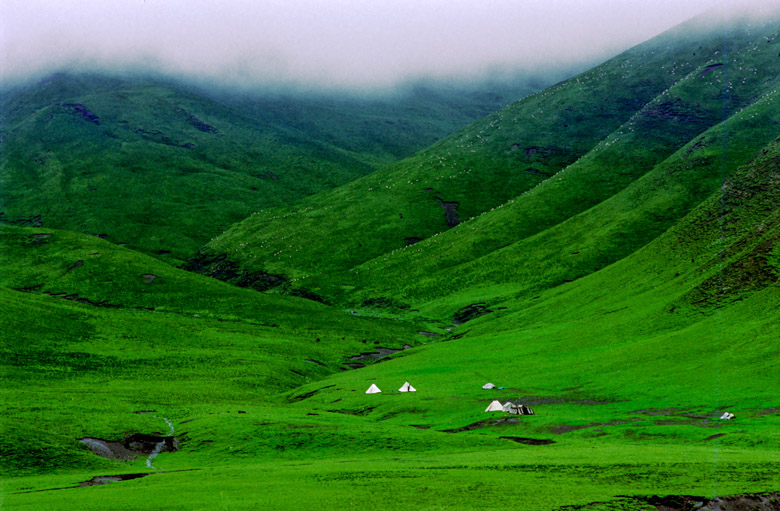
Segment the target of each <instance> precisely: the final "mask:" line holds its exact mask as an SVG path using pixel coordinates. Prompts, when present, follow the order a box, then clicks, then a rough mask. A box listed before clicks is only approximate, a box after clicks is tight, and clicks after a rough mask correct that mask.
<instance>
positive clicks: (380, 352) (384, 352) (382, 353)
mask: <svg viewBox="0 0 780 511" xmlns="http://www.w3.org/2000/svg"><path fill="white" fill-rule="evenodd" d="M411 348H412V347H411V346H410V345H408V344H404V346H403V348H402V349H393V348H381V347H380V348H377V349H376V351H368V352H363V353H361V354H360V355H353V356H351V357H349V358H350V360H379V359H380V358H385V357H389V356H390V355H392V354H393V353H398V352H399V351H404V350H408V349H411Z"/></svg>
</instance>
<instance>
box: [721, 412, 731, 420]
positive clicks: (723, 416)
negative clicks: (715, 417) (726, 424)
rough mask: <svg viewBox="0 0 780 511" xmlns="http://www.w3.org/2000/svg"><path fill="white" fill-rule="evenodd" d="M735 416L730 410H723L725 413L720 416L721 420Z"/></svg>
mask: <svg viewBox="0 0 780 511" xmlns="http://www.w3.org/2000/svg"><path fill="white" fill-rule="evenodd" d="M733 418H734V414H733V413H729V412H723V415H721V416H720V420H722V421H730V420H731V419H733Z"/></svg>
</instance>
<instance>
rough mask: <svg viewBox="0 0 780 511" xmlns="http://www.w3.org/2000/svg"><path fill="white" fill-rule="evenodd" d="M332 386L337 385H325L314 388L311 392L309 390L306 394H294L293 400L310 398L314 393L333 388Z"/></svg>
mask: <svg viewBox="0 0 780 511" xmlns="http://www.w3.org/2000/svg"><path fill="white" fill-rule="evenodd" d="M332 387H335V385H326V386H324V387H320V388H319V389H316V390H312V391H311V392H307V393H306V394H301V395H298V396H293V397H292V398H291V400H292V401H303V400H304V399H308V398H310V397H312V396H313V395H314V394H316V393H317V392H319V391H321V390H325V389H329V388H332Z"/></svg>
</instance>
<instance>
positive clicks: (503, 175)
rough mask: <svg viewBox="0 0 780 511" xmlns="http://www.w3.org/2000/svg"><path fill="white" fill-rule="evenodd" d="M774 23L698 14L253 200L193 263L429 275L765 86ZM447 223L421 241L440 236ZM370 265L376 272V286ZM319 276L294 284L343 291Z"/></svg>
mask: <svg viewBox="0 0 780 511" xmlns="http://www.w3.org/2000/svg"><path fill="white" fill-rule="evenodd" d="M777 31H778V26H777V22H776V20H765V21H763V22H758V21H755V20H752V19H745V20H741V22H739V23H730V24H729V25H727V26H724V25H717V24H715V25H713V21H712V20H711V19H709V18H706V17H705V18H699V19H695V20H692V21H690V22H688V23H687V24H683V25H682V26H680V27H677V28H675V29H673V30H671V31H669V32H667V33H665V34H663V35H661V36H659V37H657V38H654V39H652V40H650V41H648V42H647V43H644V44H642V45H639V46H637V47H635V48H633V49H631V50H628V51H627V52H625V53H623V54H621V55H619V56H618V57H615V58H614V59H611V60H609V61H608V62H606V63H604V64H602V65H600V66H597V67H596V68H594V69H592V70H590V71H588V72H586V73H584V74H582V75H579V76H577V77H574V78H571V79H569V80H567V81H565V82H562V83H560V84H557V85H555V86H553V87H551V88H549V89H547V90H545V91H544V92H542V93H539V94H535V95H532V96H529V97H528V98H525V99H523V100H521V101H519V102H517V103H515V104H513V105H510V106H508V107H506V108H505V109H503V110H501V111H499V112H497V113H496V114H494V115H492V116H489V117H488V118H486V119H484V120H481V121H478V122H476V123H474V124H472V125H471V126H469V127H467V128H465V129H464V130H462V131H460V132H458V133H456V134H453V135H452V136H450V137H448V138H446V139H445V140H443V141H441V142H439V143H437V144H435V145H433V146H431V147H430V148H428V149H426V150H424V151H422V152H420V153H418V154H417V155H415V156H413V157H411V158H407V159H405V160H403V161H401V162H399V163H397V164H394V165H391V166H389V167H387V168H385V169H382V170H380V171H378V172H375V173H373V174H370V175H368V176H366V177H364V178H361V179H359V180H357V181H354V182H352V183H350V184H348V185H346V186H343V187H340V188H337V189H334V190H332V191H329V192H325V193H323V194H318V195H316V196H313V197H310V198H308V199H306V200H305V201H303V202H301V204H300V205H299V206H297V207H295V208H288V209H282V210H268V211H264V212H260V213H258V214H255V215H253V216H252V217H250V218H248V219H247V220H245V221H243V222H241V223H239V224H237V225H235V226H233V227H232V228H231V229H230V230H229V231H228V232H226V233H225V234H223V235H221V236H219V237H217V238H216V239H215V240H213V241H211V242H210V243H209V244H208V245H206V247H204V248H203V249H202V250H201V254H200V255H199V256H198V257H196V258H194V259H193V260H192V261H191V264H190V267H191V268H193V269H199V271H205V272H209V271H210V272H211V273H212V274H214V273H219V268H220V267H225V266H230V263H233V266H235V267H237V268H239V271H237V272H235V273H238V274H239V275H240V274H241V273H242V271H241V270H244V271H246V272H249V273H251V272H253V271H263V272H267V273H271V274H274V275H280V276H283V277H286V278H288V279H296V280H298V279H301V278H305V277H309V276H312V275H318V274H320V275H327V276H328V277H326V278H324V279H322V280H324V281H330V282H334V281H336V280H337V281H338V283H339V285H341V286H347V287H353V286H355V285H356V284H355V283H354V282H353V276H352V275H349V274H348V273H343V276H339V277H338V278H337V279H333V278H331V276H332V274H333V273H334V272H348V270H351V269H355V268H357V267H358V266H359V265H361V264H364V263H367V262H368V261H372V260H374V261H372V263H370V264H371V266H377V267H379V269H378V270H377V274H381V272H382V268H383V267H384V266H385V265H384V264H383V263H384V262H385V258H387V259H388V263H390V262H391V261H393V260H396V261H398V265H397V267H396V268H395V269H394V270H391V275H390V276H389V277H390V278H388V281H390V280H392V279H396V280H400V281H405V279H398V276H399V275H400V274H404V275H407V276H413V277H415V278H418V277H421V276H423V275H424V276H427V275H430V273H431V270H432V269H433V268H431V266H428V264H431V265H434V266H435V268H436V269H438V268H440V267H441V266H450V267H454V266H456V265H457V264H460V263H464V262H467V261H471V260H473V259H474V258H476V257H479V256H482V255H484V254H486V253H488V252H491V251H494V250H497V249H499V248H502V247H504V246H506V245H507V244H510V243H512V242H515V241H518V240H519V239H522V238H523V237H525V236H530V235H532V234H535V233H536V232H539V231H540V230H543V229H545V228H549V227H552V226H554V225H556V224H557V223H560V222H561V221H563V220H565V219H567V218H570V217H571V216H574V215H576V214H578V213H581V212H583V211H585V210H587V209H588V208H590V207H592V206H595V205H597V204H599V203H600V202H602V201H604V200H606V199H608V198H609V197H611V196H612V195H614V194H616V193H618V192H619V191H620V190H621V189H623V188H625V187H626V186H628V185H629V184H631V183H632V182H633V181H635V180H637V179H639V178H640V177H641V176H643V175H644V174H646V173H648V172H650V171H651V170H652V169H653V168H654V167H655V166H656V165H658V164H660V163H661V162H663V161H664V160H665V159H666V158H668V157H670V156H671V155H672V154H674V153H675V151H677V150H679V149H680V148H681V147H683V146H684V145H685V144H687V143H688V142H689V141H690V140H692V139H694V138H695V137H697V136H699V135H700V134H701V133H703V132H705V131H706V130H708V129H710V128H713V127H714V126H716V125H718V124H719V123H721V122H723V121H724V117H725V118H727V117H729V116H730V115H732V114H734V113H737V112H738V111H740V110H741V109H742V108H745V107H747V106H749V105H751V104H752V103H754V102H755V101H757V100H758V99H759V98H760V97H762V96H763V95H764V94H766V93H768V92H770V91H772V90H773V88H774V87H775V86H776V83H775V80H774V77H775V73H776V71H777V66H778V61H777V51H776V50H777V49H778V41H777V39H776V36H777ZM564 169H566V170H565V178H564V175H563V174H559V172H561V171H563V170H564ZM537 186H538V187H539V188H538V189H536V187H537ZM532 189H533V192H532V193H527V194H526V192H530V191H531V190H532ZM548 193H549V194H551V195H548ZM521 194H525V195H522V200H520V199H518V200H515V199H516V197H517V196H519V195H521ZM552 196H554V199H552V198H551V197H552ZM508 201H514V202H516V203H517V205H516V206H515V207H514V209H513V211H512V212H511V213H508V214H507V215H506V216H507V217H510V216H511V218H510V219H508V220H507V221H506V222H504V225H505V227H504V228H503V229H502V228H501V226H500V225H495V226H493V228H492V229H491V230H489V231H488V232H484V233H482V234H481V235H480V238H479V240H477V239H475V238H472V239H470V240H463V242H462V243H459V244H458V247H457V248H453V246H452V245H450V246H449V247H448V249H444V250H441V251H439V252H436V251H435V250H434V251H431V254H432V255H431V259H430V260H431V261H432V262H431V263H423V265H422V266H418V265H419V261H417V260H415V263H414V264H406V263H408V260H406V261H404V262H400V261H401V259H402V258H403V254H404V253H423V252H425V253H427V252H428V250H427V249H423V248H421V247H420V246H418V245H417V243H419V242H420V241H422V240H426V239H429V238H431V237H432V236H434V235H437V234H441V236H444V233H445V232H446V234H448V235H449V229H451V228H452V227H454V226H456V225H457V226H458V227H457V229H453V230H452V232H455V231H457V230H460V231H466V230H468V229H469V227H471V228H474V224H472V225H469V224H470V222H468V220H469V219H471V218H474V217H477V216H479V215H481V214H482V213H484V212H486V211H489V210H491V209H493V208H496V207H498V206H501V205H503V204H505V203H507V202H508ZM467 226H468V227H467ZM441 236H437V238H436V239H435V240H434V239H430V240H429V241H428V246H430V245H436V244H441V243H444V239H446V237H445V238H441ZM466 237H469V235H466ZM318 240H322V246H318V243H319V241H318ZM325 252H327V254H328V257H327V258H322V257H321V256H320V254H322V253H325ZM398 252H400V253H401V255H400V256H397V257H398V259H395V257H396V255H395V254H394V253H398ZM387 266H390V264H388V265H387ZM416 268H419V273H417V274H415V273H414V272H415V271H416ZM406 272H411V274H410V273H406ZM375 277H376V275H371V276H370V281H371V282H372V286H373V285H374V284H378V285H379V286H381V285H382V280H383V279H382V278H379V279H377V278H375ZM325 285H327V282H326V283H325V284H321V283H320V281H318V280H316V279H315V280H314V281H313V283H312V284H308V283H300V281H299V280H298V282H297V283H296V284H294V286H303V287H305V286H309V287H310V288H312V289H311V290H312V291H314V292H315V293H317V294H321V295H323V296H326V297H331V298H330V299H333V298H334V297H335V293H337V292H338V291H333V290H328V291H325V290H324V289H322V288H323V287H324V286H325Z"/></svg>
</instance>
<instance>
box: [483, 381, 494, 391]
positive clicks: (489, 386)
mask: <svg viewBox="0 0 780 511" xmlns="http://www.w3.org/2000/svg"><path fill="white" fill-rule="evenodd" d="M494 388H496V386H495V385H493V384H492V383H486V384H484V385H482V389H483V390H491V389H494Z"/></svg>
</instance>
